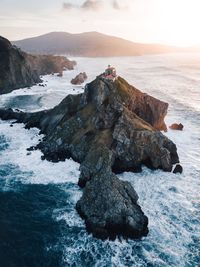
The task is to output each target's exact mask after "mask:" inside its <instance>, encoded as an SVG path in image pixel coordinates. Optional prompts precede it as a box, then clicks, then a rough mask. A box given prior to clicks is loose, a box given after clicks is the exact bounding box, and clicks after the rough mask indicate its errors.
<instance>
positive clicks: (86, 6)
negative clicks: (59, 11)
mask: <svg viewBox="0 0 200 267" xmlns="http://www.w3.org/2000/svg"><path fill="white" fill-rule="evenodd" d="M107 6H109V7H110V8H111V9H114V10H123V9H126V8H127V6H125V5H120V4H119V2H118V0H111V1H109V0H85V1H84V2H83V4H81V5H78V4H72V3H71V2H68V1H67V2H64V3H63V9H64V10H67V11H69V10H71V9H75V10H84V11H98V10H101V9H103V8H106V7H107Z"/></svg>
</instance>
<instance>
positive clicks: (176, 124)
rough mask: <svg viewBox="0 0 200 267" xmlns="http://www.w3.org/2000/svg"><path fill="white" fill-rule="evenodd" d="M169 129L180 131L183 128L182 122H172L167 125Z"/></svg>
mask: <svg viewBox="0 0 200 267" xmlns="http://www.w3.org/2000/svg"><path fill="white" fill-rule="evenodd" d="M169 128H170V129H172V130H179V131H182V130H183V124H182V123H179V124H178V123H173V124H172V125H171V126H169Z"/></svg>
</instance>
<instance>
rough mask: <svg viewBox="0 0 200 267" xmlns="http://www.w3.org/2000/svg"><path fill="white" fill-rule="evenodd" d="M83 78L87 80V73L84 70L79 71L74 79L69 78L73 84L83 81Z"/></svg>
mask: <svg viewBox="0 0 200 267" xmlns="http://www.w3.org/2000/svg"><path fill="white" fill-rule="evenodd" d="M85 80H87V75H86V73H85V72H81V73H79V74H78V75H77V76H76V77H75V78H74V79H72V80H71V83H72V84H75V85H80V84H82V83H84V82H85Z"/></svg>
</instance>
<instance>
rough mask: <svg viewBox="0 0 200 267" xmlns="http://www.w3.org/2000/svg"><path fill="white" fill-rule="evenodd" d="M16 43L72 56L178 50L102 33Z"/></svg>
mask: <svg viewBox="0 0 200 267" xmlns="http://www.w3.org/2000/svg"><path fill="white" fill-rule="evenodd" d="M12 43H13V44H14V45H16V46H18V47H20V48H21V49H22V50H24V51H26V52H29V53H37V54H43V53H45V54H67V55H71V56H84V57H87V56H88V57H98V56H105V57H106V56H136V55H144V54H158V53H168V52H175V51H176V50H177V48H175V47H170V46H164V45H158V44H140V43H133V42H131V41H128V40H125V39H122V38H118V37H114V36H109V35H105V34H102V33H98V32H88V33H80V34H70V33H66V32H51V33H48V34H44V35H41V36H38V37H33V38H29V39H24V40H19V41H13V42H12Z"/></svg>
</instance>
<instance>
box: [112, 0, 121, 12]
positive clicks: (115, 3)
mask: <svg viewBox="0 0 200 267" xmlns="http://www.w3.org/2000/svg"><path fill="white" fill-rule="evenodd" d="M112 7H113V8H114V9H116V10H120V9H121V8H120V6H119V3H118V2H117V0H114V1H113V2H112Z"/></svg>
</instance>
